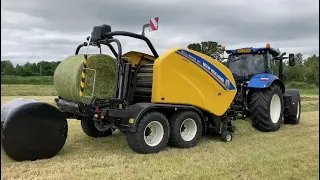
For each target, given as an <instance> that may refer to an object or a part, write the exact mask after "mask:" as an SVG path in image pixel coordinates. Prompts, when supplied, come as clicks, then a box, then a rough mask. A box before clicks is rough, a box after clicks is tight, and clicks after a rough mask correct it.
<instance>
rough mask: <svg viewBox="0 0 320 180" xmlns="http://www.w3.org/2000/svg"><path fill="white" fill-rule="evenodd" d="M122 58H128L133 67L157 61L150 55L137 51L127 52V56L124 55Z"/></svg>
mask: <svg viewBox="0 0 320 180" xmlns="http://www.w3.org/2000/svg"><path fill="white" fill-rule="evenodd" d="M122 57H128V58H129V60H130V62H131V64H132V66H137V64H139V62H140V61H141V62H140V64H153V62H154V60H155V59H156V58H155V57H153V56H151V55H149V54H144V53H141V52H136V51H130V52H127V53H126V54H124V55H122Z"/></svg>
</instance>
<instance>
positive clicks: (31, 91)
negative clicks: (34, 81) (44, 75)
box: [1, 84, 57, 96]
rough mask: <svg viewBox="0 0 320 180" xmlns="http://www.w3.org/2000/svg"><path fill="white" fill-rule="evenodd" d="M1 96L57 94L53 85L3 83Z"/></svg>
mask: <svg viewBox="0 0 320 180" xmlns="http://www.w3.org/2000/svg"><path fill="white" fill-rule="evenodd" d="M1 96H57V91H56V89H55V87H54V86H53V85H13V84H10V85H9V84H1Z"/></svg>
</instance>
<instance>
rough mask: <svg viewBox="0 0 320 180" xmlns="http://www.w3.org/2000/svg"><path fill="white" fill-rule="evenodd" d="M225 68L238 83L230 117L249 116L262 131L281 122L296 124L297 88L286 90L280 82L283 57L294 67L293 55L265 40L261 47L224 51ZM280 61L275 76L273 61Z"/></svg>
mask: <svg viewBox="0 0 320 180" xmlns="http://www.w3.org/2000/svg"><path fill="white" fill-rule="evenodd" d="M223 49H224V51H225V52H226V53H227V54H228V58H224V59H227V64H226V65H227V67H228V68H229V69H230V70H231V72H232V74H233V76H234V79H235V81H236V84H237V89H238V91H237V95H236V97H235V99H234V101H233V103H232V105H231V107H230V110H231V111H230V112H231V114H230V116H231V117H232V119H239V118H243V119H244V118H246V117H249V118H250V119H251V121H252V125H253V126H254V127H255V128H256V129H258V130H260V131H263V132H271V131H277V130H279V129H280V127H281V124H282V123H283V122H284V123H286V124H298V123H299V121H300V113H301V99H300V91H299V89H286V88H285V85H284V83H283V77H284V73H283V63H284V62H283V60H284V59H289V65H290V66H295V59H294V54H289V56H288V57H285V55H286V53H282V54H280V53H279V52H278V51H277V50H276V49H274V48H271V47H270V44H269V43H267V44H266V47H262V48H252V47H250V48H241V49H232V50H225V47H223ZM276 61H278V62H279V72H278V74H279V75H278V76H277V75H275V72H274V71H275V62H276Z"/></svg>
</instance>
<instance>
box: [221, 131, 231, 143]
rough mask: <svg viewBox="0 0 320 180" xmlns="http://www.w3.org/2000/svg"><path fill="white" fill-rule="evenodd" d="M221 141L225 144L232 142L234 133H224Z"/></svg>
mask: <svg viewBox="0 0 320 180" xmlns="http://www.w3.org/2000/svg"><path fill="white" fill-rule="evenodd" d="M221 140H222V141H224V142H230V141H232V133H231V132H230V131H224V132H222V134H221Z"/></svg>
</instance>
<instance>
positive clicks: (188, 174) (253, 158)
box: [1, 96, 319, 180]
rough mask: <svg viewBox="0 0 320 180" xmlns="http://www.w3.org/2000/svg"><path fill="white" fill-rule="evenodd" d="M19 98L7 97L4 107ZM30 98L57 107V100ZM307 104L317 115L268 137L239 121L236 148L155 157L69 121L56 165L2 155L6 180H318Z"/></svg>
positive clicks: (173, 151) (211, 139) (206, 144)
mask: <svg viewBox="0 0 320 180" xmlns="http://www.w3.org/2000/svg"><path fill="white" fill-rule="evenodd" d="M13 98H15V97H5V96H2V97H1V104H2V103H5V102H7V101H9V100H10V99H13ZM28 98H35V99H38V100H41V101H46V102H52V101H51V99H52V98H53V97H28ZM302 103H303V104H302V106H303V108H302V110H303V111H313V110H317V111H313V112H303V113H302V119H301V123H300V124H299V125H283V126H282V127H281V129H280V130H279V131H277V132H273V133H262V132H259V131H256V130H255V129H254V128H252V126H251V125H250V121H249V120H238V121H235V126H236V132H235V134H234V139H233V141H232V142H230V143H224V142H221V141H220V140H219V138H218V137H216V136H212V135H206V136H204V137H203V138H202V139H201V141H200V143H199V144H198V145H197V146H196V147H194V148H190V149H177V148H172V147H167V148H166V149H165V150H164V151H162V152H160V153H158V154H149V155H142V154H137V153H135V152H133V151H132V150H131V149H130V148H129V147H128V145H127V143H126V140H125V136H124V135H123V134H121V133H120V132H118V131H117V132H116V134H115V135H113V136H112V137H108V138H101V139H96V138H90V137H87V136H86V135H85V134H84V133H83V132H82V129H81V127H80V123H79V121H76V120H69V121H68V123H69V135H68V139H67V142H66V144H65V146H64V147H63V149H62V150H61V151H60V153H59V154H58V155H57V156H55V157H53V158H51V159H47V160H38V161H33V162H29V161H26V162H15V161H12V160H11V159H10V158H8V157H7V156H6V155H5V153H4V151H3V149H2V150H1V179H130V180H131V179H133V180H134V179H186V180H188V179H192V180H193V179H218V180H219V179H221V180H225V179H250V180H255V179H257V180H258V179H259V180H261V179H263V180H265V179H275V180H276V179H277V180H278V179H301V180H304V179H317V178H318V176H319V164H318V159H319V153H318V152H319V115H318V110H319V104H318V102H317V103H316V102H315V101H305V102H304V101H303V102H302ZM316 104H317V105H318V106H317V107H318V108H317V109H313V108H311V109H310V108H308V107H309V106H310V107H311V106H313V105H316ZM313 107H314V106H313Z"/></svg>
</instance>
